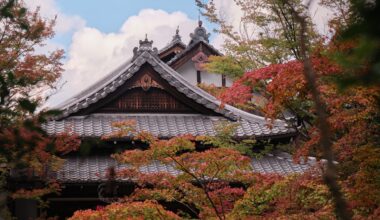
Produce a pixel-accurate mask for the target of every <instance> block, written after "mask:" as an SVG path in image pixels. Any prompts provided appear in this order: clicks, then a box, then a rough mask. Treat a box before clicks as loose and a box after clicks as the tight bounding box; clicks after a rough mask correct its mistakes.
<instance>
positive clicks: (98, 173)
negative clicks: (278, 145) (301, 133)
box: [54, 154, 316, 182]
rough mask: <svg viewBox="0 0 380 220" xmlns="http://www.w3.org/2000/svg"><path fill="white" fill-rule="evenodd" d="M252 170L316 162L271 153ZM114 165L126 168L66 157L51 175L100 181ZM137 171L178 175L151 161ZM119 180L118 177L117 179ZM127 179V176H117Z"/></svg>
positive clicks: (100, 159)
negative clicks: (304, 161)
mask: <svg viewBox="0 0 380 220" xmlns="http://www.w3.org/2000/svg"><path fill="white" fill-rule="evenodd" d="M251 165H252V171H253V172H258V173H262V174H280V175H291V174H296V173H303V172H305V171H306V170H308V169H310V168H311V167H313V166H315V165H316V161H315V160H313V159H309V161H308V162H307V163H303V164H296V163H294V162H293V161H292V159H291V158H290V156H285V157H284V156H278V155H273V154H268V155H265V156H263V157H261V158H259V159H252V161H251ZM110 167H114V168H115V170H116V171H118V170H122V169H126V168H130V165H128V164H118V163H117V162H116V161H115V160H114V159H112V158H111V157H109V156H92V157H69V158H66V160H65V163H64V165H63V167H62V168H61V169H60V171H58V172H57V173H54V175H55V177H56V178H57V179H58V180H59V181H62V182H101V181H105V180H106V179H107V177H106V173H107V170H108V168H110ZM140 172H142V173H146V174H150V173H159V172H166V173H169V174H171V175H178V174H180V171H179V170H176V169H175V168H174V166H172V165H170V164H163V163H160V162H157V161H155V162H153V163H152V164H150V165H147V166H142V167H140ZM119 180H120V179H119ZM121 181H128V179H121Z"/></svg>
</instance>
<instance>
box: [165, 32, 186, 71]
mask: <svg viewBox="0 0 380 220" xmlns="http://www.w3.org/2000/svg"><path fill="white" fill-rule="evenodd" d="M185 48H186V45H185V44H184V43H183V42H182V39H181V35H179V27H177V30H176V33H175V35H174V36H173V39H172V41H171V42H170V43H169V44H168V45H167V46H166V47H164V48H162V49H161V50H160V52H159V57H160V59H161V60H162V61H164V62H165V63H167V62H168V61H170V60H171V59H173V58H174V57H175V56H176V55H177V54H179V53H181V52H182V51H183V50H185Z"/></svg>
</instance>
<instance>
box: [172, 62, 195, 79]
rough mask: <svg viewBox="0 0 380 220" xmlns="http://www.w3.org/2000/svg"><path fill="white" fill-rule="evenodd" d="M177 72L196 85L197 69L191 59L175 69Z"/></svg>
mask: <svg viewBox="0 0 380 220" xmlns="http://www.w3.org/2000/svg"><path fill="white" fill-rule="evenodd" d="M177 72H178V73H180V74H181V75H182V76H183V77H184V78H185V79H186V80H187V81H188V82H190V83H191V84H193V85H197V71H196V70H195V67H194V64H193V61H191V60H189V61H187V63H185V64H184V65H182V66H181V67H180V68H179V69H178V70H177Z"/></svg>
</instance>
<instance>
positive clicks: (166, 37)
mask: <svg viewBox="0 0 380 220" xmlns="http://www.w3.org/2000/svg"><path fill="white" fill-rule="evenodd" d="M217 1H219V2H227V5H228V4H230V2H231V1H230V0H217ZM25 2H26V3H27V6H28V7H29V8H31V9H33V8H36V7H40V14H41V15H42V16H43V17H45V18H53V17H54V16H57V24H56V26H55V32H56V35H55V37H54V38H53V39H51V40H49V41H48V42H47V45H46V46H45V47H43V48H40V51H39V52H43V53H46V52H49V51H53V50H55V49H64V50H65V58H64V60H63V63H64V69H65V71H64V73H63V76H62V79H61V81H60V84H59V85H58V86H59V87H60V89H59V91H58V93H56V94H55V95H54V96H53V97H52V99H50V101H49V102H50V103H49V105H50V104H51V105H52V106H55V105H56V104H59V103H61V102H62V101H64V100H66V99H69V98H70V97H72V96H73V95H75V94H76V93H79V92H80V91H81V90H83V89H84V88H86V87H88V86H90V85H91V84H93V83H95V82H96V81H97V80H99V79H100V78H102V77H103V76H105V75H107V74H108V73H109V72H111V71H112V70H114V69H115V68H117V67H118V66H119V65H120V64H122V63H123V62H125V61H127V60H128V59H129V58H130V57H131V55H132V50H133V48H134V47H135V46H138V41H139V40H141V39H143V38H144V37H145V34H148V38H149V39H150V40H153V41H154V45H153V46H155V47H158V48H159V49H160V48H162V47H164V46H165V45H166V44H168V43H169V42H170V41H171V39H172V36H173V35H174V34H175V30H176V28H177V26H179V27H180V34H181V36H182V40H183V42H184V43H188V42H189V40H190V39H189V34H190V33H192V32H193V31H194V29H195V28H196V27H197V21H198V17H199V11H198V8H197V6H196V4H195V1H194V0H106V1H105V0H25ZM202 20H203V21H204V26H205V27H206V28H207V29H208V30H209V32H211V29H212V27H213V26H212V25H211V24H210V23H208V22H207V21H205V19H204V18H202ZM216 37H217V35H216V34H212V37H211V40H212V41H213V42H214V39H216ZM219 42H220V41H219ZM219 45H220V44H219Z"/></svg>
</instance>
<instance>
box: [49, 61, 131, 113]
mask: <svg viewBox="0 0 380 220" xmlns="http://www.w3.org/2000/svg"><path fill="white" fill-rule="evenodd" d="M131 61H132V58H130V59H128V60H127V61H125V62H124V63H122V64H121V65H120V66H118V67H117V68H116V69H114V70H113V71H111V72H110V73H109V74H106V75H105V76H103V77H102V78H100V79H99V80H97V81H96V82H95V83H93V84H92V85H91V86H90V87H88V88H87V89H85V90H84V91H80V92H78V93H76V94H75V95H74V96H72V97H71V98H69V99H68V100H66V101H64V102H63V103H61V104H59V105H57V106H55V107H54V108H58V109H62V108H65V107H68V106H69V105H72V104H74V103H75V102H80V101H81V100H83V99H85V98H87V97H88V96H90V95H91V94H93V92H96V91H98V90H100V89H101V88H103V87H104V86H105V85H106V84H108V83H109V82H112V80H114V79H115V78H117V77H118V76H119V75H120V74H122V73H124V72H125V71H126V70H128V68H129V67H130V65H132V62H131ZM94 90H96V91H94Z"/></svg>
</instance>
